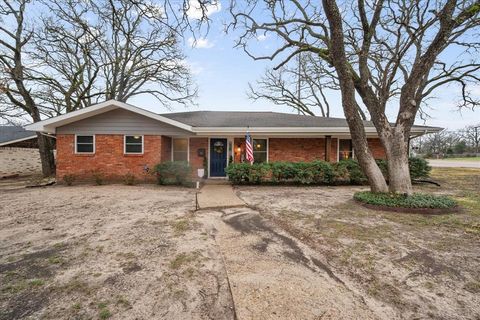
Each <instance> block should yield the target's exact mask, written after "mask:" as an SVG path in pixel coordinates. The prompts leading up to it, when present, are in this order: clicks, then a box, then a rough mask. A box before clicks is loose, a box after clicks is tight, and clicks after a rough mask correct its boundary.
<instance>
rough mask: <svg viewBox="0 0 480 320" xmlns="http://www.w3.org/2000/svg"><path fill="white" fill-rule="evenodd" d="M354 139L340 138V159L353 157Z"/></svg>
mask: <svg viewBox="0 0 480 320" xmlns="http://www.w3.org/2000/svg"><path fill="white" fill-rule="evenodd" d="M352 150H353V149H352V140H350V139H340V140H339V148H338V151H339V154H338V157H339V159H340V160H344V159H351V158H352V153H353V152H352Z"/></svg>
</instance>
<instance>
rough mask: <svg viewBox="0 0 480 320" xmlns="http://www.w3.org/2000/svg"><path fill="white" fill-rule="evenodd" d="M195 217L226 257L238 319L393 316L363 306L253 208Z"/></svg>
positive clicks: (318, 261) (321, 263)
mask: <svg viewBox="0 0 480 320" xmlns="http://www.w3.org/2000/svg"><path fill="white" fill-rule="evenodd" d="M199 219H200V220H201V221H202V222H203V223H204V225H205V226H210V228H208V229H209V233H211V235H212V236H213V237H214V238H215V241H216V243H217V245H218V246H219V248H220V250H221V252H222V255H223V257H224V261H225V268H226V270H227V274H228V278H229V283H230V288H231V291H232V296H233V300H234V303H235V311H236V315H237V318H238V319H239V320H255V319H264V320H270V319H271V320H274V319H275V320H278V319H289V320H304V319H312V320H313V319H347V320H354V319H365V320H369V319H378V318H384V319H395V316H394V314H392V312H391V310H388V312H386V310H384V308H382V307H381V306H380V305H371V304H370V305H369V304H367V303H366V301H365V300H364V299H363V298H362V296H361V295H360V294H358V293H355V292H353V291H352V290H350V289H349V288H348V285H347V284H345V283H344V282H343V281H342V280H341V279H339V278H337V276H336V275H334V274H333V272H332V271H331V270H330V269H329V267H328V265H327V263H326V262H325V261H322V258H321V257H316V254H315V252H313V251H312V250H311V249H309V248H308V247H307V246H306V245H304V244H302V243H300V242H299V241H298V240H297V239H295V238H293V237H291V236H290V235H288V234H287V233H285V232H284V231H283V230H279V229H278V228H277V227H276V226H275V225H274V224H272V223H271V222H270V221H268V220H266V219H264V218H262V217H261V215H260V214H259V213H258V212H257V211H255V210H253V209H251V208H247V207H243V208H230V209H223V210H210V211H208V210H207V211H202V213H201V214H200V215H199ZM372 309H376V310H377V314H376V313H375V312H373V311H372ZM385 309H386V308H385Z"/></svg>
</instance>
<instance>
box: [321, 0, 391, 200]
mask: <svg viewBox="0 0 480 320" xmlns="http://www.w3.org/2000/svg"><path fill="white" fill-rule="evenodd" d="M323 7H324V8H325V13H326V15H327V19H328V21H329V23H330V29H331V44H330V46H329V51H330V56H331V57H332V62H333V65H334V66H335V69H336V70H337V74H338V82H339V85H340V92H341V94H342V106H343V111H344V113H345V118H346V119H347V123H348V127H349V129H350V134H351V136H352V141H353V147H354V150H355V155H356V157H357V159H358V162H359V164H360V167H361V168H362V170H363V173H364V174H365V175H366V176H367V179H368V183H369V184H370V189H371V190H372V191H373V192H387V191H388V187H387V182H386V181H385V178H384V177H383V174H382V171H381V170H380V168H379V167H378V165H377V163H376V162H375V159H374V158H373V155H372V153H371V152H370V149H369V148H368V141H367V135H366V133H365V127H364V124H363V120H362V118H361V116H360V108H359V107H358V104H357V101H356V100H355V86H354V83H353V79H352V74H351V72H350V68H349V64H348V61H347V57H346V54H345V43H344V42H343V39H344V32H343V26H342V16H341V14H340V11H339V10H338V7H337V4H336V2H335V1H334V0H323Z"/></svg>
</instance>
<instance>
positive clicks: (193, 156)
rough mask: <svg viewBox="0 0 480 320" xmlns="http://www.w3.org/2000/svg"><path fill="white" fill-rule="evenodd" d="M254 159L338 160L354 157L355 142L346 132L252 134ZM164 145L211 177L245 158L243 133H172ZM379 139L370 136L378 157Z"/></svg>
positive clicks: (221, 174)
mask: <svg viewBox="0 0 480 320" xmlns="http://www.w3.org/2000/svg"><path fill="white" fill-rule="evenodd" d="M252 138H253V150H254V158H255V162H256V163H259V162H273V161H291V162H309V161H313V160H323V161H328V162H337V161H339V160H342V159H346V158H352V157H354V152H353V148H352V143H351V140H350V138H349V137H346V136H334V137H332V136H318V137H312V136H310V137H291V136H290V137H287V136H285V137H278V136H262V135H253V136H252ZM170 139H171V141H170V143H168V144H165V143H164V146H163V149H167V150H168V153H169V155H168V157H167V158H169V159H168V160H170V159H171V161H188V162H189V164H190V166H191V167H192V169H193V174H194V176H195V177H196V176H197V172H198V171H197V170H198V169H203V170H204V173H205V177H206V178H208V179H226V173H225V169H226V167H227V166H228V164H229V163H240V162H245V138H244V137H243V136H208V137H198V136H191V137H172V138H170ZM376 140H378V139H369V143H370V145H371V148H372V152H373V153H374V156H375V157H376V158H383V149H381V146H380V144H379V143H378V141H376Z"/></svg>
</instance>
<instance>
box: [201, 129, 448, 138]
mask: <svg viewBox="0 0 480 320" xmlns="http://www.w3.org/2000/svg"><path fill="white" fill-rule="evenodd" d="M192 129H193V132H195V133H196V134H197V135H202V136H204V135H215V134H221V133H224V134H231V135H237V134H239V133H240V134H244V133H245V132H247V131H248V132H250V133H251V134H272V135H285V134H292V135H293V134H297V135H304V134H318V135H336V134H342V133H346V134H348V135H349V134H350V129H349V128H348V127H250V128H246V127H193V128H192ZM441 130H443V129H442V128H436V127H420V128H412V130H411V132H412V133H432V132H438V131H441ZM365 133H367V135H372V134H374V135H377V130H376V129H375V127H367V128H365Z"/></svg>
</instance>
